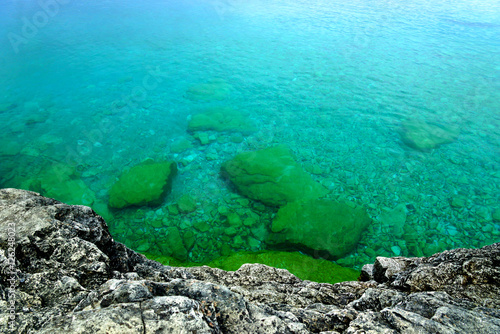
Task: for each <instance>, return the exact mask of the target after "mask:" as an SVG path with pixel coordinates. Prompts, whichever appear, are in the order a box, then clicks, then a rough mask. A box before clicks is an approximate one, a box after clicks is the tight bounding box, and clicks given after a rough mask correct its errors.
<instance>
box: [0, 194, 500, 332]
mask: <svg viewBox="0 0 500 334" xmlns="http://www.w3.org/2000/svg"><path fill="white" fill-rule="evenodd" d="M13 225H15V227H16V237H15V242H16V245H15V255H16V256H15V279H16V283H17V286H16V291H15V294H14V296H15V301H16V303H15V328H16V331H17V332H18V333H57V332H61V333H179V334H181V333H186V334H187V333H198V334H200V333H275V334H283V333H304V334H305V333H324V334H326V333H330V334H333V333H478V334H482V333H498V332H500V305H499V304H500V301H499V298H498V296H499V295H500V272H499V267H500V266H499V264H500V243H497V244H493V245H490V246H487V247H484V248H482V249H474V250H470V249H456V250H452V251H448V252H443V253H440V254H436V255H434V256H432V257H429V258H411V259H406V258H402V257H397V258H392V259H388V258H382V257H379V258H377V261H376V263H375V264H374V265H372V266H367V267H366V270H364V272H365V274H364V275H363V276H362V277H361V279H362V281H358V282H343V283H337V284H334V285H331V284H326V283H315V282H310V281H302V280H300V279H298V278H297V277H295V276H294V275H292V274H290V273H289V272H288V271H287V270H284V269H277V268H272V267H268V266H265V265H260V264H246V265H243V266H242V267H241V268H240V269H239V270H237V271H235V272H226V271H223V270H220V269H216V268H209V267H206V266H204V267H194V268H173V267H168V266H163V265H161V264H159V263H157V262H154V261H150V260H148V259H146V258H145V257H144V256H142V255H140V254H137V253H135V252H134V251H132V250H130V249H128V248H127V247H125V246H124V245H122V244H120V243H118V242H115V241H114V240H113V238H112V236H111V235H110V234H109V231H108V228H107V226H106V223H105V222H104V220H103V219H102V218H101V217H99V216H98V215H97V214H95V213H94V212H93V211H92V210H91V209H90V208H87V207H84V206H69V205H66V204H63V203H61V202H58V201H55V200H52V199H48V198H44V197H42V196H39V195H38V194H36V193H32V192H27V191H22V190H16V189H3V190H0V332H2V333H8V332H10V328H11V327H10V324H9V320H10V319H9V312H10V309H9V305H10V304H9V302H10V301H11V298H12V294H9V293H10V290H9V288H10V285H9V284H10V283H9V281H8V280H9V279H10V278H11V277H12V275H11V269H12V267H11V264H12V261H11V259H10V258H9V254H10V250H9V247H10V244H9V242H10V241H12V239H11V240H10V241H9V235H8V228H9V226H13Z"/></svg>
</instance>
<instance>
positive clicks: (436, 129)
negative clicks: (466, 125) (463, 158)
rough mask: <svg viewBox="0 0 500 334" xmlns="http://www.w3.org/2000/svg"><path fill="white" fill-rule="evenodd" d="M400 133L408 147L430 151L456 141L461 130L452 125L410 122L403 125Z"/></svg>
mask: <svg viewBox="0 0 500 334" xmlns="http://www.w3.org/2000/svg"><path fill="white" fill-rule="evenodd" d="M399 133H400V135H401V139H402V140H403V142H404V143H405V144H406V145H408V146H410V147H412V148H414V149H417V150H420V151H428V150H431V149H434V148H436V147H438V146H439V145H443V144H448V143H451V142H453V141H455V140H456V139H457V138H458V135H459V133H460V130H459V129H458V127H456V126H452V125H446V126H445V125H440V124H437V123H431V122H426V121H419V120H409V121H405V122H403V123H402V124H401V129H400V131H399Z"/></svg>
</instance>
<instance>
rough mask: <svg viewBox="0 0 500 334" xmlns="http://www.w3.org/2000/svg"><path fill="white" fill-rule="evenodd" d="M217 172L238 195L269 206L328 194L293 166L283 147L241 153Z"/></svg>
mask: <svg viewBox="0 0 500 334" xmlns="http://www.w3.org/2000/svg"><path fill="white" fill-rule="evenodd" d="M221 171H222V173H223V174H224V175H226V176H227V177H228V178H229V180H230V181H231V182H232V184H233V185H234V186H235V187H236V189H237V190H238V191H239V192H240V193H241V194H242V195H244V196H247V197H249V198H251V199H254V200H257V201H261V202H262V203H264V204H266V205H269V206H281V205H285V204H286V203H288V202H293V201H295V200H298V199H304V198H318V197H322V196H324V195H326V194H327V193H328V191H327V189H326V188H325V187H323V186H322V185H321V184H319V183H317V182H316V181H314V180H313V179H312V178H311V176H310V175H309V174H307V173H306V172H305V171H304V170H303V169H302V168H301V167H300V166H299V165H298V164H297V163H296V162H295V160H294V159H293V157H292V155H291V153H290V150H289V149H288V148H287V147H286V146H284V145H279V146H275V147H270V148H266V149H263V150H259V151H253V152H245V153H241V154H239V155H237V156H236V157H234V158H233V159H232V160H229V161H226V162H225V163H223V164H222V166H221Z"/></svg>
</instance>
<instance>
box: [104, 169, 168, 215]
mask: <svg viewBox="0 0 500 334" xmlns="http://www.w3.org/2000/svg"><path fill="white" fill-rule="evenodd" d="M176 171H177V166H176V165H175V163H173V162H154V161H151V160H148V161H145V162H143V163H140V164H138V165H136V166H134V167H132V168H130V169H129V170H128V171H126V172H124V173H123V174H122V175H121V176H120V178H119V179H118V181H116V183H115V184H114V185H113V186H112V187H111V190H110V192H109V206H110V207H112V208H117V209H120V208H124V207H127V206H134V205H158V204H160V203H161V201H162V199H163V197H164V196H165V195H166V193H167V192H168V191H169V187H170V184H171V181H172V177H173V176H174V175H175V173H176Z"/></svg>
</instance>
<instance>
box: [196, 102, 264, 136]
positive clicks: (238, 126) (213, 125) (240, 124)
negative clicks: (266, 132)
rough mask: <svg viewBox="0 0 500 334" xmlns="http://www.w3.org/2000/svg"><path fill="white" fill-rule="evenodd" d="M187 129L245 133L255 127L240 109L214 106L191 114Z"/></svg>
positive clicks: (252, 130)
mask: <svg viewBox="0 0 500 334" xmlns="http://www.w3.org/2000/svg"><path fill="white" fill-rule="evenodd" d="M188 130H189V131H191V132H194V131H207V130H213V131H218V132H224V131H225V132H242V133H245V134H246V133H251V132H254V131H255V130H256V129H255V127H254V126H253V125H252V124H251V122H250V120H249V119H248V118H247V117H245V116H244V115H243V114H242V113H241V112H240V111H238V110H235V109H233V108H229V107H214V108H208V109H206V110H205V111H204V112H202V113H198V114H195V115H193V117H192V118H191V120H190V121H189V124H188Z"/></svg>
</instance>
